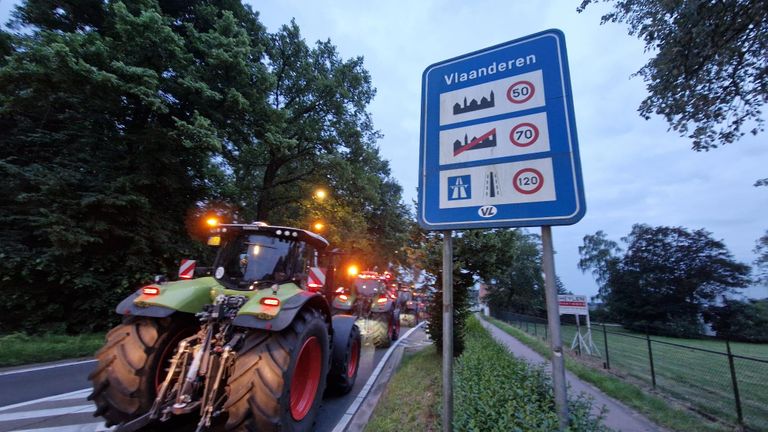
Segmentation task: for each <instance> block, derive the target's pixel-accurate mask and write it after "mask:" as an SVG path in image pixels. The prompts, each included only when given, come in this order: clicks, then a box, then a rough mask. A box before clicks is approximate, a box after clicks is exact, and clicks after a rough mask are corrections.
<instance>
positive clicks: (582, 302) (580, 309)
mask: <svg viewBox="0 0 768 432" xmlns="http://www.w3.org/2000/svg"><path fill="white" fill-rule="evenodd" d="M557 302H558V304H559V305H560V315H563V314H566V315H571V314H572V315H587V314H588V310H589V309H588V307H587V296H585V295H559V296H557Z"/></svg>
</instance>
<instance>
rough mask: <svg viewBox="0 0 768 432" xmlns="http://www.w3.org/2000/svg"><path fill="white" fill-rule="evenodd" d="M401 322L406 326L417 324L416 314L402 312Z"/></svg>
mask: <svg viewBox="0 0 768 432" xmlns="http://www.w3.org/2000/svg"><path fill="white" fill-rule="evenodd" d="M400 323H401V324H402V325H404V326H406V327H413V326H415V325H416V316H415V315H414V314H412V313H404V314H400Z"/></svg>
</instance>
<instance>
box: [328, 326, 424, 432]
mask: <svg viewBox="0 0 768 432" xmlns="http://www.w3.org/2000/svg"><path fill="white" fill-rule="evenodd" d="M423 324H424V321H422V322H420V323H419V324H417V325H416V327H414V328H412V329H410V330H408V332H407V333H405V335H404V336H403V337H401V338H398V339H397V340H396V341H395V343H394V344H393V345H392V346H391V347H389V349H388V350H387V352H386V353H384V356H382V357H381V360H379V364H378V365H376V369H374V370H373V373H371V376H369V377H368V381H366V382H365V385H364V386H363V389H362V390H360V393H358V394H357V397H355V400H354V401H353V402H352V404H351V405H350V406H349V408H347V412H345V413H344V415H343V416H342V417H341V420H339V422H338V423H336V426H335V427H334V428H333V431H332V432H343V431H344V429H346V428H347V425H348V424H349V422H350V421H351V420H352V417H354V415H355V413H356V412H357V410H358V408H360V405H361V404H362V403H363V401H365V398H366V396H368V392H370V391H371V388H372V387H373V383H375V382H376V379H377V378H378V377H379V374H380V373H381V370H382V369H384V365H385V364H386V363H387V360H389V357H390V356H391V355H392V353H393V352H394V351H395V348H397V347H398V345H400V342H402V341H404V340H406V339H408V336H410V335H411V333H413V332H414V331H416V329H417V328H419V327H421V326H422V325H423Z"/></svg>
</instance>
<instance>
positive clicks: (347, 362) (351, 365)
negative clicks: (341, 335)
mask: <svg viewBox="0 0 768 432" xmlns="http://www.w3.org/2000/svg"><path fill="white" fill-rule="evenodd" d="M334 339H335V338H334ZM337 344H338V345H337ZM334 345H337V346H335V347H334V352H333V360H332V361H331V363H332V366H331V372H330V373H329V374H328V388H329V389H330V391H332V392H333V393H335V394H338V395H345V394H347V393H349V392H350V390H352V387H353V386H354V385H355V380H356V379H357V371H358V369H359V366H360V349H361V347H362V342H361V338H360V329H359V328H357V326H356V325H353V326H352V330H351V331H350V332H349V336H348V337H347V338H346V340H339V341H335V340H334ZM337 347H338V348H341V349H338V350H337V349H336V348H337Z"/></svg>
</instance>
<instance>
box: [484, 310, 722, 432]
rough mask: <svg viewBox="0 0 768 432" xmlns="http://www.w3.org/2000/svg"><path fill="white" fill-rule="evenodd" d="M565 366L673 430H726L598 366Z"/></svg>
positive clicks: (542, 347)
mask: <svg viewBox="0 0 768 432" xmlns="http://www.w3.org/2000/svg"><path fill="white" fill-rule="evenodd" d="M483 319H485V320H486V321H488V322H490V323H492V324H493V325H495V326H497V327H498V328H500V329H502V330H503V331H505V332H506V333H508V334H509V335H511V336H514V337H515V338H517V339H518V340H520V341H521V342H523V343H524V344H526V345H528V346H529V347H530V348H531V349H533V350H534V351H536V352H538V353H539V354H541V355H542V356H544V357H546V358H549V354H550V350H549V346H548V345H547V344H546V343H544V342H543V341H542V340H540V339H536V338H534V337H532V336H530V335H528V334H527V333H525V332H524V331H522V330H519V329H517V328H515V327H512V326H510V325H509V324H506V323H504V322H503V321H499V320H497V319H494V318H491V317H483ZM565 366H566V368H567V369H568V370H569V371H571V372H572V373H573V374H574V375H576V376H578V377H579V378H581V379H583V380H584V381H586V382H589V383H591V384H592V385H594V386H595V387H597V388H599V389H600V390H602V391H603V392H605V393H606V394H607V395H609V396H611V397H613V398H615V399H618V400H620V401H622V402H623V403H625V404H626V405H628V406H630V407H632V408H634V409H635V410H637V411H639V412H640V413H642V414H643V415H645V416H646V417H648V418H649V419H650V420H652V421H653V422H655V423H657V424H659V425H661V426H664V427H666V428H669V429H672V430H676V431H692V430H696V431H712V432H715V431H717V432H719V431H729V430H733V429H732V428H729V427H727V426H725V425H722V424H719V423H714V422H710V421H707V420H705V419H703V418H701V417H699V416H698V415H696V414H694V413H692V412H690V411H688V410H686V409H684V408H683V407H676V406H672V405H670V402H669V401H667V400H664V399H662V398H660V397H656V396H653V395H650V394H648V393H646V390H644V389H641V388H640V387H637V386H635V385H632V384H629V383H627V382H624V381H622V380H621V379H619V378H616V377H614V376H611V375H608V374H606V373H604V372H602V371H600V370H597V369H594V368H591V367H589V366H586V365H584V364H581V363H579V362H577V361H575V360H573V359H571V358H568V357H566V359H565Z"/></svg>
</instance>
